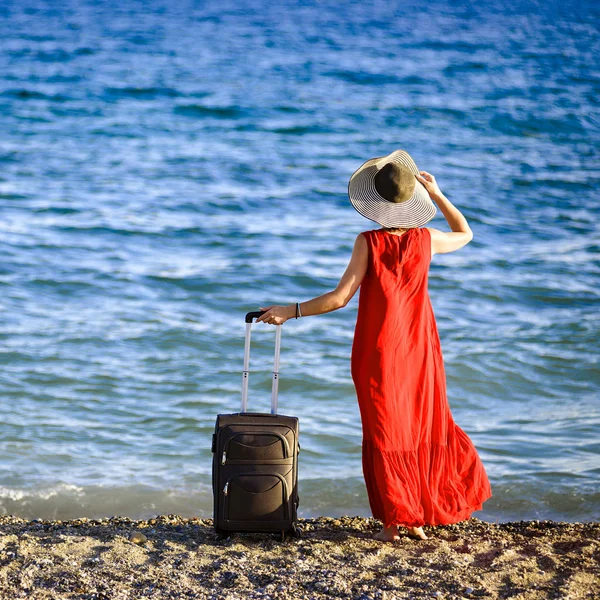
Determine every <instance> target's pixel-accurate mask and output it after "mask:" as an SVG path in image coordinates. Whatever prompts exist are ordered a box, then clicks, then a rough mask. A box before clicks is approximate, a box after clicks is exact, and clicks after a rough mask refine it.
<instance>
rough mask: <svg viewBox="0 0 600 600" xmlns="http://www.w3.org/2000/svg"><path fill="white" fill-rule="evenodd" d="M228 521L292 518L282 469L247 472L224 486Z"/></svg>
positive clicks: (231, 479) (224, 506) (226, 518)
mask: <svg viewBox="0 0 600 600" xmlns="http://www.w3.org/2000/svg"><path fill="white" fill-rule="evenodd" d="M223 494H224V498H225V502H224V504H223V518H224V520H226V521H284V520H286V519H288V518H289V514H288V513H289V507H288V498H289V494H288V485H287V482H286V480H285V478H284V477H283V475H279V474H278V473H244V474H240V475H234V476H233V477H231V478H230V479H228V480H227V483H226V484H225V487H224V488H223Z"/></svg>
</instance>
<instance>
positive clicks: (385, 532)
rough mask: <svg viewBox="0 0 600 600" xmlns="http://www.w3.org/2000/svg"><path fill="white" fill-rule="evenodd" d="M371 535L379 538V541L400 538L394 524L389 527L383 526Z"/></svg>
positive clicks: (390, 540)
mask: <svg viewBox="0 0 600 600" xmlns="http://www.w3.org/2000/svg"><path fill="white" fill-rule="evenodd" d="M373 537H374V538H375V539H376V540H379V541H380V542H393V541H395V540H399V539H400V536H399V535H398V527H397V526H396V525H392V526H391V527H384V528H383V529H382V530H381V531H379V532H377V533H376V534H375V535H374V536H373Z"/></svg>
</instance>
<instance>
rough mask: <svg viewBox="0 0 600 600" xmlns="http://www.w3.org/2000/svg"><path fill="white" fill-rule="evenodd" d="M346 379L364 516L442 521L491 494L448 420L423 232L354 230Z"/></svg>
mask: <svg viewBox="0 0 600 600" xmlns="http://www.w3.org/2000/svg"><path fill="white" fill-rule="evenodd" d="M363 235H364V236H365V238H366V240H367V245H368V248H369V263H368V268H367V272H366V275H365V277H364V279H363V281H362V283H361V287H360V296H359V304H358V316H357V320H356V330H355V334H354V343H353V346H352V362H351V365H352V379H353V381H354V385H355V386H356V393H357V397H358V403H359V408H360V415H361V421H362V429H363V440H362V466H363V474H364V478H365V484H366V488H367V493H368V497H369V504H370V507H371V512H372V513H373V517H374V518H376V519H379V520H380V521H382V522H383V524H384V525H385V526H386V527H390V526H392V525H403V526H405V527H420V526H422V525H447V524H450V523H457V522H459V521H462V520H465V519H468V518H469V517H470V516H471V513H472V512H474V511H476V510H481V508H482V503H483V502H485V501H486V500H487V499H489V498H491V496H492V492H491V486H490V482H489V480H488V477H487V474H486V472H485V469H484V467H483V464H482V462H481V460H480V458H479V456H478V454H477V451H476V449H475V447H474V446H473V443H472V441H471V440H470V439H469V437H468V436H467V434H466V433H465V432H464V431H463V430H462V429H461V428H460V427H459V426H458V425H456V423H454V420H453V418H452V414H451V412H450V407H449V405H448V399H447V396H446V374H445V370H444V362H443V358H442V350H441V344H440V338H439V335H438V330H437V324H436V321H435V317H434V313H433V308H432V306H431V301H430V298H429V292H428V288H427V285H428V272H429V264H430V261H431V234H430V232H429V231H428V230H427V229H426V228H414V229H409V230H408V231H407V232H406V233H404V234H402V235H400V236H399V235H394V234H391V233H387V232H385V231H383V230H372V231H366V232H363Z"/></svg>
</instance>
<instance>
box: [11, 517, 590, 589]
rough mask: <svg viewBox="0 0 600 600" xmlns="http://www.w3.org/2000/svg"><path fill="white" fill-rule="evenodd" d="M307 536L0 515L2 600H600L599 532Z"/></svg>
mask: <svg viewBox="0 0 600 600" xmlns="http://www.w3.org/2000/svg"><path fill="white" fill-rule="evenodd" d="M298 524H299V528H300V530H301V535H300V537H298V538H294V537H288V538H286V539H285V540H283V541H282V540H281V537H280V536H277V535H275V534H265V533H258V534H257V533H254V534H250V533H237V534H234V535H232V536H230V537H225V538H221V537H219V536H217V535H216V534H215V532H214V529H213V523H212V519H200V518H182V517H180V516H177V515H161V516H157V517H156V518H152V519H148V520H131V519H129V518H124V517H113V518H107V519H99V520H90V519H74V520H69V521H51V520H41V519H35V520H33V521H28V520H23V519H20V518H18V517H14V516H3V517H0V598H2V599H5V598H6V599H8V598H31V599H37V598H40V599H41V598H53V599H54V598H79V599H89V600H103V599H106V600H108V599H111V600H113V599H115V600H117V599H123V600H124V599H127V598H202V599H204V598H206V599H215V600H217V599H224V600H234V599H242V598H265V599H268V598H272V599H277V598H281V599H284V598H293V599H298V600H300V599H302V600H311V599H317V598H348V599H360V600H369V599H372V600H393V599H400V598H402V599H408V598H447V599H458V598H518V599H523V600H525V599H527V600H533V599H537V598H540V599H541V598H560V599H565V600H566V599H571V600H575V599H579V598H582V599H583V598H585V599H595V598H600V564H599V562H600V523H597V522H585V523H566V522H555V521H519V522H505V523H496V524H492V523H487V522H484V521H481V520H479V519H476V518H471V519H469V520H467V521H463V522H461V523H457V524H454V525H445V526H438V527H427V526H426V527H424V528H423V529H424V531H425V533H426V534H427V536H428V539H427V540H416V539H413V538H411V537H409V536H408V535H407V533H406V530H403V531H401V537H400V540H397V541H394V542H381V541H377V540H375V539H373V535H374V534H375V533H376V532H377V531H379V529H380V528H381V523H380V522H379V521H377V520H375V519H372V518H362V517H352V516H343V517H340V518H333V517H319V518H311V519H299V522H298Z"/></svg>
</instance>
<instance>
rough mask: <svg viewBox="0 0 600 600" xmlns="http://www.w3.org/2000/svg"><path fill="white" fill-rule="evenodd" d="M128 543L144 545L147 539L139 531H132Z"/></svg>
mask: <svg viewBox="0 0 600 600" xmlns="http://www.w3.org/2000/svg"><path fill="white" fill-rule="evenodd" d="M129 541H130V542H133V543H134V544H145V543H146V542H147V541H148V538H147V537H146V536H145V535H144V534H143V533H140V532H139V531H134V532H133V533H132V534H131V535H130V536H129Z"/></svg>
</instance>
